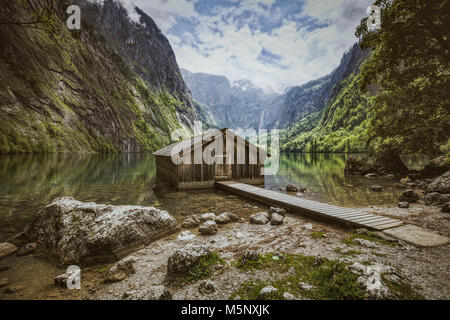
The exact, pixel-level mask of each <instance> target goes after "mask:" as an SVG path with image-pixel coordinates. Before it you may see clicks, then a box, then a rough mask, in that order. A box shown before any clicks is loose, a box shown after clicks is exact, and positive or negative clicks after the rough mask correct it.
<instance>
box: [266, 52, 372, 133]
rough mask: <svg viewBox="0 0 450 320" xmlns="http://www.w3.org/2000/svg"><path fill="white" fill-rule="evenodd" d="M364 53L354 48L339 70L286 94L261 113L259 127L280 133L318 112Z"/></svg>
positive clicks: (333, 94)
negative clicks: (275, 129)
mask: <svg viewBox="0 0 450 320" xmlns="http://www.w3.org/2000/svg"><path fill="white" fill-rule="evenodd" d="M363 55H364V53H363V52H362V50H361V49H360V48H359V46H358V45H357V44H355V45H354V46H353V47H352V48H351V49H350V50H349V51H348V52H347V53H345V54H344V56H343V57H342V59H341V62H340V64H339V66H338V67H337V68H336V69H335V70H334V71H333V72H332V73H330V74H329V75H327V76H325V77H322V78H320V79H317V80H313V81H310V82H308V83H306V84H304V85H301V86H296V87H293V88H290V89H289V90H287V91H286V92H285V93H284V94H283V95H282V96H280V97H278V98H277V99H274V100H273V101H272V103H271V104H269V105H267V106H266V107H265V109H264V115H263V117H262V121H261V122H262V123H261V126H262V127H266V128H279V129H284V128H288V127H291V126H293V125H294V124H295V123H297V122H299V121H301V120H302V119H304V118H306V117H307V116H308V115H310V114H312V113H314V112H316V111H320V110H322V109H323V108H324V107H325V105H326V103H327V102H328V101H329V100H330V99H331V98H332V97H333V96H335V95H336V94H337V93H338V91H339V89H338V88H337V85H338V84H339V83H340V82H341V81H342V80H343V79H344V78H346V77H348V76H349V75H350V74H351V73H352V72H353V71H354V70H355V69H356V67H357V64H358V63H359V62H360V61H361V59H362V57H363Z"/></svg>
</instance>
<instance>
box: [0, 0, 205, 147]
mask: <svg viewBox="0 0 450 320" xmlns="http://www.w3.org/2000/svg"><path fill="white" fill-rule="evenodd" d="M53 2H54V3H55V6H54V7H52V8H51V10H43V7H42V5H41V2H39V1H33V0H31V1H26V2H19V1H18V2H16V1H9V2H7V3H4V4H2V9H1V10H4V12H8V16H10V17H18V19H20V21H18V22H21V21H29V20H32V19H31V18H32V17H36V16H40V14H41V13H42V12H43V13H44V14H43V19H42V21H40V22H39V23H37V24H30V25H27V24H21V23H9V22H11V21H7V22H8V23H7V24H4V25H2V28H1V29H0V39H1V42H2V43H1V46H0V74H1V75H0V110H1V118H0V153H28V152H118V151H130V152H131V151H133V152H134V151H146V150H147V151H151V150H155V149H156V148H159V147H162V146H163V145H165V144H168V143H169V142H170V133H171V132H172V131H173V130H175V129H177V128H185V129H186V130H187V127H189V126H191V125H192V123H193V121H194V120H195V119H196V118H197V115H196V111H195V108H194V104H193V102H192V98H191V96H190V93H189V90H188V89H187V87H186V85H185V83H184V81H183V79H182V77H181V74H180V71H179V69H178V66H177V63H176V60H175V56H174V53H173V51H172V49H171V47H170V45H169V43H168V41H167V39H166V38H165V37H164V36H163V35H162V34H161V32H160V31H159V29H158V28H157V26H156V25H155V24H154V22H153V21H152V20H151V18H150V17H149V16H147V15H146V14H144V13H143V12H142V11H140V10H139V9H137V14H138V15H139V18H140V19H139V22H135V21H132V20H131V19H130V18H129V16H128V13H127V11H126V10H125V9H124V8H123V7H122V6H121V5H120V3H119V2H117V1H112V0H106V1H104V2H103V5H101V4H96V3H95V2H91V1H89V2H88V1H84V0H78V1H73V4H78V5H80V6H81V8H82V28H81V30H68V29H67V28H66V26H65V20H66V18H67V15H66V14H65V5H64V2H63V1H62V0H61V1H60V0H55V1H53ZM44 3H45V2H44ZM49 3H50V2H49ZM44 9H45V8H44ZM11 13H13V14H11ZM3 16H5V15H0V17H3ZM30 17H31V18H30ZM27 19H28V20H27ZM12 22H15V21H12Z"/></svg>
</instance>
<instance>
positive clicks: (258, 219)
mask: <svg viewBox="0 0 450 320" xmlns="http://www.w3.org/2000/svg"><path fill="white" fill-rule="evenodd" d="M267 222H269V214H268V213H267V212H257V213H255V214H252V215H251V216H250V223H253V224H266V223H267Z"/></svg>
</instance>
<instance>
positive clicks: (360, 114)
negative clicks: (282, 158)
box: [281, 44, 372, 152]
mask: <svg viewBox="0 0 450 320" xmlns="http://www.w3.org/2000/svg"><path fill="white" fill-rule="evenodd" d="M368 55H369V52H368V51H362V50H361V49H360V48H359V46H358V45H357V44H355V45H354V46H353V47H352V49H351V50H350V51H349V52H347V53H346V54H345V55H344V56H343V58H342V60H341V63H340V65H339V66H338V68H337V69H336V70H334V71H333V72H332V73H331V75H330V76H328V80H327V82H325V83H323V84H322V86H321V87H320V89H319V90H320V91H321V92H320V95H319V96H320V99H319V100H318V101H317V103H318V104H317V105H316V108H315V109H314V108H310V110H311V112H309V113H307V112H306V113H305V112H303V115H304V117H303V118H300V120H298V121H297V122H295V123H289V124H288V125H287V126H286V127H285V130H284V131H283V134H282V137H281V141H282V149H283V150H284V151H306V152H363V151H365V150H366V145H365V143H364V138H363V135H364V130H365V125H364V123H365V121H366V119H367V110H368V108H369V107H370V105H371V103H372V99H371V97H370V95H369V94H367V93H365V92H361V91H360V89H359V86H358V80H359V77H360V74H359V72H360V69H359V67H360V65H361V63H362V62H363V61H365V59H367V57H368ZM301 111H304V108H303V107H302V108H299V109H297V110H296V112H295V113H293V115H292V116H297V115H298V113H299V112H301ZM306 111H307V110H306Z"/></svg>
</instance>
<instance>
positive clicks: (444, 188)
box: [427, 170, 450, 193]
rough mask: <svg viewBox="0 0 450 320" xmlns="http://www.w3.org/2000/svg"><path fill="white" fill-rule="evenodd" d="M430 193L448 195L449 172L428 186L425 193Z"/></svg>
mask: <svg viewBox="0 0 450 320" xmlns="http://www.w3.org/2000/svg"><path fill="white" fill-rule="evenodd" d="M431 192H439V193H450V170H448V171H447V172H446V173H444V174H443V175H441V176H439V177H437V178H436V179H434V181H433V182H432V183H430V184H429V185H428V188H427V193H431Z"/></svg>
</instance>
